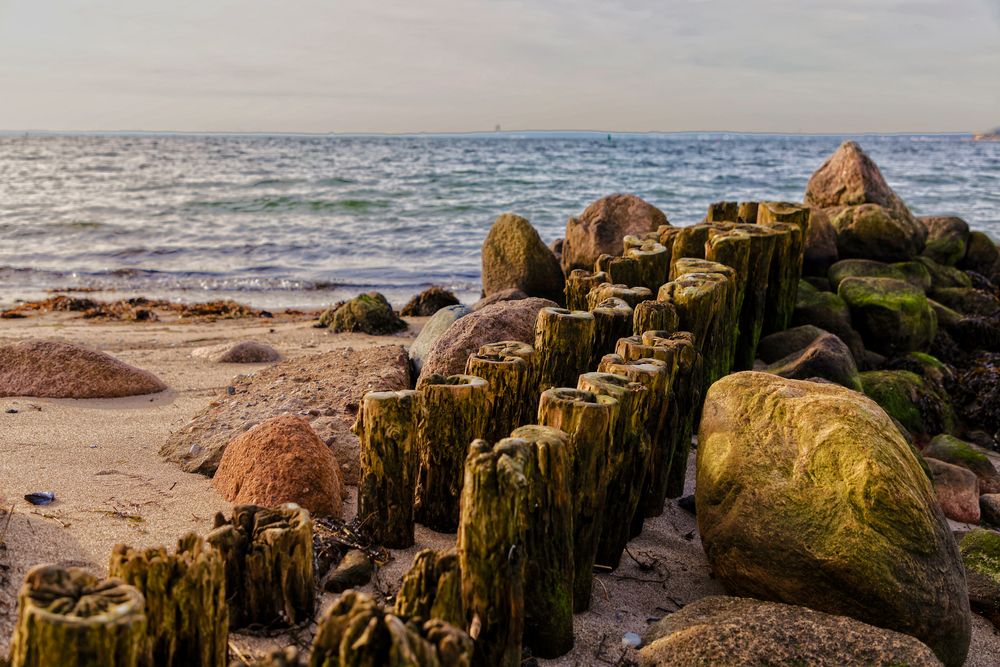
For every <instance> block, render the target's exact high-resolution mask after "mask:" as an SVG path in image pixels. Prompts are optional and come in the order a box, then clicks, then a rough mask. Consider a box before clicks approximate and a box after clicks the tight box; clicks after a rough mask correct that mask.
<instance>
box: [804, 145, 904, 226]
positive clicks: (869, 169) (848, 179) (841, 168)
mask: <svg viewBox="0 0 1000 667" xmlns="http://www.w3.org/2000/svg"><path fill="white" fill-rule="evenodd" d="M803 201H804V202H805V203H806V205H808V206H814V207H816V208H832V207H835V206H855V205H858V204H878V205H879V206H881V207H883V208H885V209H888V210H890V211H893V212H895V213H898V214H900V215H903V216H905V217H910V211H909V209H907V208H906V204H904V203H903V200H902V199H900V198H899V196H898V195H897V194H896V193H895V192H893V190H892V188H890V187H889V184H888V183H886V182H885V178H884V177H883V176H882V172H881V171H879V168H878V166H877V165H876V164H875V162H874V161H872V159H871V158H870V157H868V155H867V154H866V153H865V152H864V151H863V150H862V149H861V146H859V145H858V144H857V143H856V142H854V141H845V142H844V143H842V144H841V145H840V147H839V148H838V149H837V150H836V151H835V152H834V153H833V155H831V156H830V157H829V158H827V160H826V162H824V163H823V164H822V166H820V168H819V169H817V170H816V171H815V173H813V175H812V176H811V177H810V178H809V183H808V184H807V185H806V194H805V197H804V198H803Z"/></svg>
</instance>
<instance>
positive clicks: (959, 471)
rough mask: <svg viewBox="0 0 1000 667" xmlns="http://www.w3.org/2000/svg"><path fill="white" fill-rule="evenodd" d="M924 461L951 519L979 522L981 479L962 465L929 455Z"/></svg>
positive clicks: (942, 508)
mask: <svg viewBox="0 0 1000 667" xmlns="http://www.w3.org/2000/svg"><path fill="white" fill-rule="evenodd" d="M924 463H926V464H927V468H928V470H930V471H931V476H932V479H933V480H934V493H935V494H936V495H937V499H938V504H939V505H941V511H942V512H944V515H945V516H946V517H948V518H949V519H952V520H954V521H961V522H963V523H979V480H978V479H977V478H976V475H975V474H974V473H973V472H972V471H971V470H967V469H965V468H963V467H962V466H956V465H952V464H950V463H945V462H944V461H938V460H937V459H934V458H931V457H929V456H925V457H924Z"/></svg>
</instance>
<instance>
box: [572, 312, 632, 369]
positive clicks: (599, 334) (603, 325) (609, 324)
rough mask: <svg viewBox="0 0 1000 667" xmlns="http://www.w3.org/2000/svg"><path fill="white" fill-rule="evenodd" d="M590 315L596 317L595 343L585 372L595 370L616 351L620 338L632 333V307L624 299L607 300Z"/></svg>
mask: <svg viewBox="0 0 1000 667" xmlns="http://www.w3.org/2000/svg"><path fill="white" fill-rule="evenodd" d="M590 314H591V315H593V316H594V343H593V345H592V346H591V355H590V360H589V361H588V362H587V366H586V368H585V369H584V371H586V369H587V368H595V367H596V366H597V363H598V362H599V361H600V360H601V357H603V356H604V355H605V354H607V353H608V352H611V351H613V350H614V349H615V343H617V342H618V339H619V338H621V337H622V336H628V335H629V334H631V333H632V307H631V306H629V305H628V304H627V303H625V301H623V300H622V299H617V298H615V297H611V298H610V299H605V300H604V301H602V302H600V303H599V304H597V307H595V308H594V309H593V310H591V311H590ZM577 376H579V373H578V374H577Z"/></svg>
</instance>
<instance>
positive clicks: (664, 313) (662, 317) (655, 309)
mask: <svg viewBox="0 0 1000 667" xmlns="http://www.w3.org/2000/svg"><path fill="white" fill-rule="evenodd" d="M679 321H680V320H679V318H678V316H677V309H676V308H675V307H674V305H673V304H672V303H666V302H664V301H654V300H649V301H642V302H640V303H639V304H638V305H637V306H636V307H635V308H634V309H633V314H632V334H633V335H636V336H641V335H642V334H643V333H644V332H646V331H677V327H678V323H679Z"/></svg>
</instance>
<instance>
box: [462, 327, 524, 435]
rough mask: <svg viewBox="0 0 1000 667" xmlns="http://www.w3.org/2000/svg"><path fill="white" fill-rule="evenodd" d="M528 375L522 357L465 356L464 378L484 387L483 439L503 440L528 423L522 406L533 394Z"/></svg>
mask: <svg viewBox="0 0 1000 667" xmlns="http://www.w3.org/2000/svg"><path fill="white" fill-rule="evenodd" d="M528 347H530V346H528ZM532 371H533V369H532V368H531V366H530V365H529V363H528V362H527V361H525V360H524V358H522V357H518V356H514V355H506V354H503V353H500V354H490V353H486V354H484V353H483V352H479V353H477V354H472V355H469V360H468V362H466V365H465V374H466V375H475V376H476V377H480V378H482V379H484V380H486V382H487V385H488V387H487V398H486V402H487V408H486V410H487V417H486V429H485V431H484V432H483V436H484V438H485V439H487V440H489V441H491V442H492V441H496V440H499V439H501V438H505V437H507V435H509V434H510V432H511V431H512V430H514V429H515V428H517V427H518V426H521V425H522V424H526V423H528V421H530V417H531V414H530V413H528V412H527V411H526V410H524V405H525V403H526V402H531V398H530V397H531V396H534V395H535V394H536V393H537V386H538V383H537V382H536V381H535V376H534V373H533V372H532Z"/></svg>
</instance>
